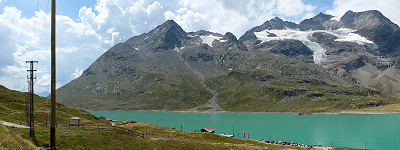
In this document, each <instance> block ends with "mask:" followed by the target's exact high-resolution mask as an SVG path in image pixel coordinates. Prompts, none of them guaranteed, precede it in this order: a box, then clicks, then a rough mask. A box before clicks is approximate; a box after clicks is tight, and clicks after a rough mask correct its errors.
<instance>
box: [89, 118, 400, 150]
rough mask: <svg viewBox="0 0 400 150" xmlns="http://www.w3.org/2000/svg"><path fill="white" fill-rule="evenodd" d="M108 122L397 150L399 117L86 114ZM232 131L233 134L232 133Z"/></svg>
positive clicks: (399, 134) (398, 145) (399, 126)
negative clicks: (212, 129) (145, 124)
mask: <svg viewBox="0 0 400 150" xmlns="http://www.w3.org/2000/svg"><path fill="white" fill-rule="evenodd" d="M89 112H90V113H92V114H93V115H95V116H98V117H100V116H105V117H106V118H107V119H111V120H120V121H121V120H134V121H137V122H148V123H153V124H157V125H161V126H166V127H171V128H177V129H180V126H181V125H183V129H184V130H185V131H194V130H199V129H201V128H204V127H207V126H211V127H213V128H215V129H216V130H215V133H216V134H223V133H226V134H231V135H232V134H233V132H234V133H235V137H238V133H239V135H241V136H243V132H246V133H247V134H248V135H249V138H250V139H255V140H262V139H265V140H270V139H271V140H274V141H288V142H297V141H298V142H299V143H302V144H312V145H315V144H316V143H317V144H318V145H322V146H325V145H326V146H332V145H333V146H339V147H351V148H367V149H400V114H383V115H345V114H340V115H325V114H313V115H296V114H262V113H178V112H159V111H89ZM233 130H234V131H233Z"/></svg>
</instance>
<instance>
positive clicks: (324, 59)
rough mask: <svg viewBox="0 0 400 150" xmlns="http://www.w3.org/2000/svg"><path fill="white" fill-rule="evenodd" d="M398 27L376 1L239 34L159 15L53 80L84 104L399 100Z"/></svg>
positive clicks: (208, 105) (325, 108)
mask: <svg viewBox="0 0 400 150" xmlns="http://www.w3.org/2000/svg"><path fill="white" fill-rule="evenodd" d="M399 41H400V28H399V26H398V25H396V24H394V23H393V22H391V21H390V20H389V19H388V18H386V17H385V16H383V15H382V13H380V12H379V11H377V10H370V11H365V12H353V11H347V12H346V13H345V14H344V15H343V16H342V17H341V18H340V19H336V18H335V17H334V16H331V15H328V14H324V13H320V14H318V15H316V16H315V17H313V18H310V19H306V20H303V21H302V22H300V23H299V24H296V23H294V22H290V21H284V20H282V19H280V18H278V17H275V18H273V19H271V20H268V21H266V22H265V23H263V24H262V25H260V26H256V27H254V28H252V29H250V30H248V31H247V32H246V33H245V34H244V35H242V36H241V37H240V38H239V39H237V37H236V36H235V35H234V34H232V33H230V32H227V33H225V34H224V35H222V34H220V33H214V32H210V31H205V30H200V31H197V32H186V31H184V30H183V29H182V28H181V27H180V26H179V25H178V24H177V23H176V22H175V21H173V20H167V21H165V22H164V23H163V24H162V25H159V26H157V27H156V28H155V29H153V30H151V31H150V32H148V33H143V34H141V35H137V36H134V37H131V38H130V39H128V40H127V41H126V42H123V43H119V44H117V45H115V46H113V47H112V48H110V49H109V50H108V51H106V52H105V53H104V54H102V55H101V56H100V57H99V58H98V59H97V60H96V61H95V62H94V63H93V64H92V65H90V66H89V68H87V69H86V70H85V71H84V72H83V74H82V75H81V76H80V77H78V78H76V79H74V80H72V81H71V82H69V83H68V84H66V85H64V86H62V87H61V88H59V89H57V101H59V102H60V103H64V104H67V105H69V106H72V107H77V108H82V109H90V110H166V111H192V112H197V111H205V112H216V111H249V112H334V111H339V110H344V109H360V108H366V107H379V106H382V105H387V104H393V103H399V102H400V101H399V100H400V82H399V81H400V75H399V69H400V67H399V65H400V64H399V63H400V44H399Z"/></svg>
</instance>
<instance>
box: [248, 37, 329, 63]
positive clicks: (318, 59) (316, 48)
mask: <svg viewBox="0 0 400 150" xmlns="http://www.w3.org/2000/svg"><path fill="white" fill-rule="evenodd" d="M313 32H315V31H300V30H291V29H286V30H264V31H261V32H254V34H255V35H256V37H257V38H258V39H259V40H262V41H263V42H267V41H271V40H285V39H293V40H299V41H301V42H302V43H303V44H304V45H306V46H307V47H308V48H310V49H311V50H312V51H313V58H314V63H316V64H319V65H322V64H323V63H324V62H325V61H326V54H325V52H326V50H325V49H323V48H322V47H321V46H320V45H319V44H318V43H316V42H312V41H310V40H309V39H308V38H307V36H309V35H311V34H312V33H313Z"/></svg>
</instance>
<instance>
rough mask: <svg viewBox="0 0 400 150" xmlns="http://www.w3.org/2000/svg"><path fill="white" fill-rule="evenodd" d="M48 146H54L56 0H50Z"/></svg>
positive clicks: (54, 147)
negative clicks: (49, 110)
mask: <svg viewBox="0 0 400 150" xmlns="http://www.w3.org/2000/svg"><path fill="white" fill-rule="evenodd" d="M50 115H51V116H50V120H51V122H50V148H51V149H57V148H56V0H51V114H50Z"/></svg>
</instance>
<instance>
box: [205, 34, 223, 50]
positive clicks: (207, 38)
mask: <svg viewBox="0 0 400 150" xmlns="http://www.w3.org/2000/svg"><path fill="white" fill-rule="evenodd" d="M200 38H201V40H203V43H206V44H208V45H210V46H211V47H212V42H213V41H214V40H221V39H222V37H219V36H213V35H207V36H200Z"/></svg>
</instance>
